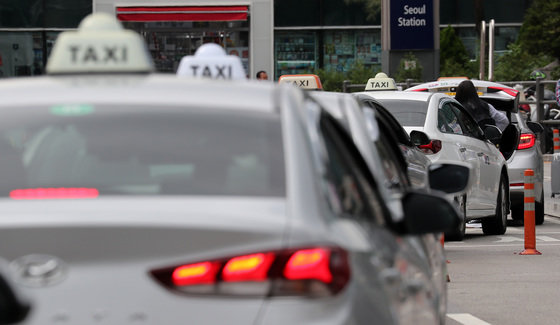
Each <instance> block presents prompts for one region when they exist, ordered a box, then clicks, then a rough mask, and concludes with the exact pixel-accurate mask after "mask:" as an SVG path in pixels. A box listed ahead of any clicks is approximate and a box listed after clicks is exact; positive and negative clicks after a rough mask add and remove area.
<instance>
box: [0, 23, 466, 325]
mask: <svg viewBox="0 0 560 325" xmlns="http://www.w3.org/2000/svg"><path fill="white" fill-rule="evenodd" d="M51 55H52V57H51V58H49V63H48V66H47V71H48V73H49V75H48V76H44V77H34V78H21V79H9V80H2V81H0V94H2V102H1V103H0V114H1V115H2V119H0V152H1V153H2V154H1V155H0V178H1V179H2V182H0V210H2V215H1V216H0V238H1V239H2V245H0V256H2V257H3V258H5V259H7V260H8V261H9V264H10V267H9V268H10V272H11V274H12V275H13V278H14V282H15V283H16V284H17V286H18V288H26V289H27V290H26V292H28V293H29V296H30V301H31V312H30V313H29V316H28V317H27V319H26V323H27V324H45V323H50V322H53V323H68V324H100V323H104V324H123V323H143V324H174V323H184V322H185V320H188V321H189V322H192V323H197V324H223V323H224V322H227V323H233V324H286V323H294V324H305V323H311V322H314V323H318V324H319V323H320V324H340V323H356V324H363V323H368V322H370V321H371V320H372V319H375V320H376V321H379V322H380V323H382V324H410V323H420V320H423V319H431V322H429V323H431V324H436V323H438V320H437V315H435V314H434V313H429V312H427V313H415V314H410V316H411V317H413V319H404V320H403V319H401V318H399V317H398V313H397V312H396V311H397V310H398V309H399V308H400V307H401V306H402V304H403V303H406V306H408V305H410V304H411V303H414V302H415V301H418V300H419V299H422V298H423V297H425V291H422V290H420V289H419V288H420V287H422V285H420V286H419V282H418V279H416V278H412V277H411V276H410V275H411V272H412V270H414V269H415V268H416V267H417V266H416V264H414V263H418V265H422V263H427V261H426V260H419V261H416V260H414V259H412V258H410V257H409V256H410V255H409V252H407V251H402V250H399V247H401V246H399V243H400V241H401V236H406V235H409V234H425V233H431V232H439V231H444V230H445V229H447V228H449V227H454V226H455V225H456V218H457V215H456V212H455V210H454V209H453V208H452V207H451V206H450V205H449V204H448V203H447V201H446V200H444V199H442V198H440V197H436V196H433V195H424V194H420V193H411V194H410V195H408V196H407V200H406V201H405V202H403V209H404V210H406V211H416V212H417V213H416V214H418V211H423V210H425V209H427V207H434V206H435V207H437V209H436V210H435V211H432V213H430V215H423V214H421V215H419V216H415V218H407V217H406V216H404V217H403V218H402V219H401V220H398V221H395V220H394V219H393V218H392V215H391V213H390V211H389V209H388V208H387V206H386V205H385V203H384V201H383V198H382V196H381V195H380V192H379V188H378V187H377V185H376V183H377V181H378V180H376V179H375V178H374V177H373V176H372V175H371V174H370V171H369V169H368V168H367V165H366V163H365V162H364V160H363V158H362V157H361V156H360V155H359V151H358V149H357V148H356V146H355V145H354V144H353V143H352V141H351V139H350V138H349V137H348V135H347V134H346V133H345V132H344V130H343V129H342V127H341V126H340V125H339V123H338V122H337V121H336V120H335V119H334V118H332V116H330V115H329V114H327V113H326V111H325V110H324V109H323V108H322V107H321V106H320V105H317V103H316V102H315V101H312V100H311V99H310V98H309V97H307V96H306V95H305V94H304V93H303V92H302V91H301V90H299V89H296V88H294V87H288V86H283V85H275V84H272V83H262V82H250V81H244V82H238V81H232V80H220V79H227V78H224V77H228V76H230V74H229V73H227V72H226V71H228V70H229V68H228V66H227V65H226V62H225V61H220V58H219V57H218V58H217V59H216V60H215V61H211V62H201V61H199V63H200V64H201V65H200V66H199V67H198V68H197V69H196V70H197V72H198V71H202V72H203V73H200V74H198V73H197V76H196V78H194V77H184V78H183V77H179V76H176V75H158V74H154V73H152V71H153V65H152V62H151V60H149V57H148V55H147V52H146V51H145V45H144V43H143V41H142V40H141V38H140V36H139V35H136V34H134V33H131V32H128V31H124V30H122V27H121V26H120V24H119V23H118V22H117V21H116V20H115V18H114V17H111V16H108V15H105V14H94V15H92V16H89V17H87V18H86V19H85V20H84V21H83V22H82V23H81V24H80V26H79V29H78V30H77V31H72V32H65V33H64V34H62V35H61V36H60V37H59V39H58V40H57V42H56V44H55V48H54V49H53V52H52V54H51ZM195 56H197V55H196V54H195ZM187 61H188V60H187ZM191 63H192V60H191ZM197 64H198V63H197ZM218 66H219V67H220V69H221V70H220V69H218V68H217V67H218ZM212 67H214V68H215V69H212ZM206 68H207V69H206ZM198 69H201V70H198ZM231 69H234V67H233V66H231ZM187 70H190V71H193V70H194V69H192V68H190V69H187ZM218 70H220V71H221V72H218ZM233 75H234V74H233V73H232V74H231V76H232V77H233ZM199 77H201V78H199ZM30 94H32V95H30ZM217 94H218V95H217ZM416 217H418V218H416ZM422 284H423V283H422ZM388 289H391V290H390V291H389V290H388ZM426 315H428V318H425V317H426ZM430 316H431V318H430ZM420 317H423V318H420ZM422 323H427V322H422Z"/></svg>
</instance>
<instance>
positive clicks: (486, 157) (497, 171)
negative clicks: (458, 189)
mask: <svg viewBox="0 0 560 325" xmlns="http://www.w3.org/2000/svg"><path fill="white" fill-rule="evenodd" d="M450 105H451V107H452V110H453V112H454V113H455V115H456V116H457V118H458V120H459V123H460V124H461V125H462V129H463V132H464V136H465V137H466V141H467V145H468V148H469V150H472V151H473V152H475V153H476V157H477V159H478V165H479V171H478V173H479V184H478V189H479V191H480V194H481V195H480V202H479V204H480V207H481V209H489V210H494V209H495V207H496V202H497V193H498V186H499V184H500V183H499V182H500V175H501V167H502V166H501V164H500V160H501V158H500V156H501V153H500V152H499V151H498V149H497V148H496V146H495V145H494V144H493V143H491V142H490V141H488V140H486V138H485V137H484V133H483V132H482V130H481V129H480V127H479V126H478V124H477V123H476V122H475V121H474V119H473V118H472V117H471V116H470V115H469V114H468V113H467V112H466V111H465V109H464V108H463V107H462V106H461V105H460V104H459V103H455V102H450Z"/></svg>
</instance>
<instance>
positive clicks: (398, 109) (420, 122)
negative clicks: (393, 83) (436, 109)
mask: <svg viewBox="0 0 560 325" xmlns="http://www.w3.org/2000/svg"><path fill="white" fill-rule="evenodd" d="M379 101H380V102H381V104H383V106H384V107H385V108H386V109H387V110H388V111H389V112H391V114H393V117H394V118H396V119H397V121H399V124H400V125H402V126H424V123H425V121H426V114H427V111H428V103H427V102H425V101H416V100H401V99H379Z"/></svg>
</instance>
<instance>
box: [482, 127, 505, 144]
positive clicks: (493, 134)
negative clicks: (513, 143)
mask: <svg viewBox="0 0 560 325" xmlns="http://www.w3.org/2000/svg"><path fill="white" fill-rule="evenodd" d="M484 136H485V137H486V139H488V140H490V142H492V143H493V144H495V145H498V144H499V143H500V139H501V138H502V132H500V129H498V127H497V126H495V125H486V126H485V127H484Z"/></svg>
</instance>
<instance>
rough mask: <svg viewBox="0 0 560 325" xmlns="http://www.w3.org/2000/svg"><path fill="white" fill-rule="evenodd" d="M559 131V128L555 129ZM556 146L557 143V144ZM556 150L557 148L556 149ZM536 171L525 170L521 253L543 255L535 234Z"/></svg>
mask: <svg viewBox="0 0 560 325" xmlns="http://www.w3.org/2000/svg"><path fill="white" fill-rule="evenodd" d="M555 131H558V130H555ZM555 146H556V145H555ZM554 150H556V149H554ZM534 177H535V172H534V171H533V170H532V169H526V170H525V180H524V182H525V187H524V188H525V193H524V195H525V197H524V202H525V203H524V205H525V207H524V208H525V211H524V214H523V222H524V225H525V250H523V251H522V252H521V253H519V255H541V252H539V251H538V250H537V243H536V241H537V240H536V236H535V182H534Z"/></svg>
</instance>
